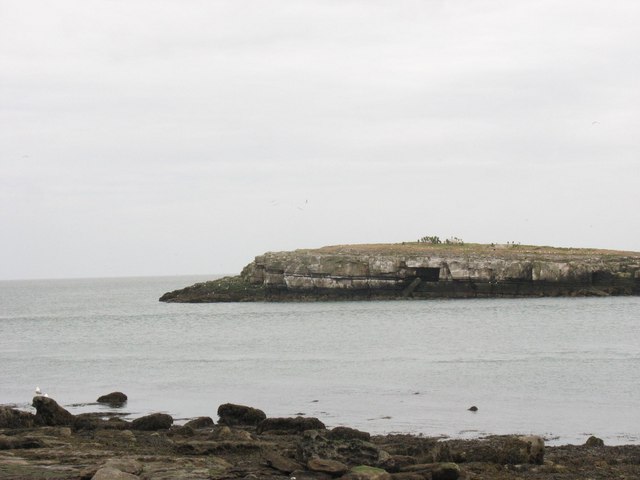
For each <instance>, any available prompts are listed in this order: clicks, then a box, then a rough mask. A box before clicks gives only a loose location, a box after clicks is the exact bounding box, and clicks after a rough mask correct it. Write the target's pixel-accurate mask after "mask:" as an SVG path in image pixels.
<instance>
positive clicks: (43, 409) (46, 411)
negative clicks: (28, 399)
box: [33, 395, 74, 426]
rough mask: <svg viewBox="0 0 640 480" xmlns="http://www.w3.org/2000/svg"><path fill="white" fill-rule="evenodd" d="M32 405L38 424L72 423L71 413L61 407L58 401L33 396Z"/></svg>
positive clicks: (67, 424) (66, 424)
mask: <svg viewBox="0 0 640 480" xmlns="http://www.w3.org/2000/svg"><path fill="white" fill-rule="evenodd" d="M33 406H34V407H35V409H36V415H35V421H36V423H38V424H40V425H48V426H57V425H65V426H69V425H71V424H73V418H74V417H73V415H71V413H69V412H68V411H67V410H65V409H64V408H62V407H61V406H60V405H58V403H57V402H56V401H55V400H54V399H53V398H49V397H43V396H40V395H38V396H36V397H33Z"/></svg>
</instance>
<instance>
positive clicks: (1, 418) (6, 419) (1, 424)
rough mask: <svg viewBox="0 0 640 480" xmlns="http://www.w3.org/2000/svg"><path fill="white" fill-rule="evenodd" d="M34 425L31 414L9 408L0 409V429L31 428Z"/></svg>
mask: <svg viewBox="0 0 640 480" xmlns="http://www.w3.org/2000/svg"><path fill="white" fill-rule="evenodd" d="M35 424H36V417H35V415H34V414H33V413H29V412H22V411H20V410H16V409H15V408H10V407H0V428H31V427H33V426H34V425H35Z"/></svg>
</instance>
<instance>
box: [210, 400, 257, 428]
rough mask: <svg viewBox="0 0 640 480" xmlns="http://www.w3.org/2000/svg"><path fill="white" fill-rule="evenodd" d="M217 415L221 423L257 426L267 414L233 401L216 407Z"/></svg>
mask: <svg viewBox="0 0 640 480" xmlns="http://www.w3.org/2000/svg"><path fill="white" fill-rule="evenodd" d="M218 417H220V422H219V423H221V424H223V425H228V426H234V425H245V426H254V427H255V426H257V425H258V424H259V423H260V422H262V421H263V420H265V419H266V418H267V415H266V414H265V413H264V412H263V411H262V410H259V409H257V408H253V407H247V406H245V405H236V404H234V403H225V404H223V405H220V406H219V407H218Z"/></svg>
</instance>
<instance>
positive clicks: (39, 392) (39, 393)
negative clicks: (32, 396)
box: [36, 387, 42, 395]
mask: <svg viewBox="0 0 640 480" xmlns="http://www.w3.org/2000/svg"><path fill="white" fill-rule="evenodd" d="M36 395H42V392H41V391H40V387H36Z"/></svg>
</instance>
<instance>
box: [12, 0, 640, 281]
mask: <svg viewBox="0 0 640 480" xmlns="http://www.w3.org/2000/svg"><path fill="white" fill-rule="evenodd" d="M638 25H640V2H636V1H632V0H628V1H615V2H603V1H602V0H598V1H592V0H579V1H578V0H564V1H561V2H558V1H555V0H554V1H552V0H539V1H524V0H523V1H514V0H486V1H485V0H467V1H462V0H453V1H450V0H423V1H418V0H394V1H390V0H388V1H378V0H316V1H305V0H287V1H285V0H270V1H264V0H256V1H245V0H229V1H215V0H207V1H197V0H188V1H179V0H136V1H132V0H110V1H106V0H105V1H95V0H75V1H74V0H56V1H55V2H53V1H46V0H45V1H33V0H0V279H12V278H58V277H83V276H120V275H122V276H125V275H164V274H167V275H171V274H191V273H216V272H230V273H233V272H238V271H239V270H240V269H241V268H242V266H244V265H245V264H246V263H248V262H249V261H251V260H252V259H253V257H254V256H255V255H258V254H260V253H263V252H265V251H269V250H289V249H295V248H307V247H316V246H322V245H328V244H339V243H369V242H401V241H409V240H415V239H417V238H418V237H422V236H424V235H439V236H440V237H443V238H444V237H448V236H458V237H462V238H463V239H464V240H466V241H473V242H501V243H502V242H507V241H517V242H522V243H532V244H546V245H556V246H576V247H602V248H617V249H628V250H640V215H639V214H638V205H639V204H640V182H639V180H640V136H639V133H640V88H639V87H638V85H639V82H640V28H638Z"/></svg>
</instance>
